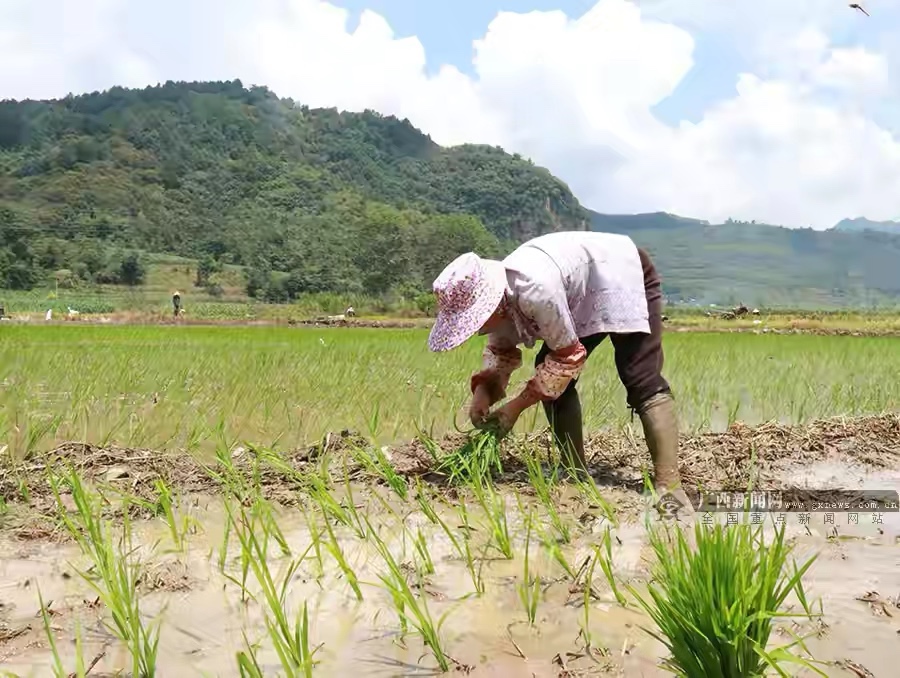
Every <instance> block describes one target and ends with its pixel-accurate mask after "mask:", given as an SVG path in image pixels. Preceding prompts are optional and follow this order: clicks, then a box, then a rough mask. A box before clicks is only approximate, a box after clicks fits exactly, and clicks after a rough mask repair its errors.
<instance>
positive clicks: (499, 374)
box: [470, 333, 522, 404]
mask: <svg viewBox="0 0 900 678" xmlns="http://www.w3.org/2000/svg"><path fill="white" fill-rule="evenodd" d="M521 366H522V351H521V350H519V348H518V347H517V346H516V343H515V341H513V340H511V339H509V338H508V337H506V336H505V335H503V334H500V333H494V334H491V335H489V336H488V341H487V344H486V345H485V347H484V351H483V352H482V354H481V371H480V372H476V373H475V374H473V375H472V378H471V383H470V388H471V390H472V392H473V393H474V392H475V389H476V388H477V387H478V386H480V385H482V384H484V385H486V386H487V387H488V390H489V392H490V396H491V400H492V401H493V402H492V403H491V404H493V403H495V402H497V401H498V400H501V399H503V398H505V397H506V387H507V386H509V379H510V376H511V375H512V373H513V372H515V371H516V370H517V369H519V367H521Z"/></svg>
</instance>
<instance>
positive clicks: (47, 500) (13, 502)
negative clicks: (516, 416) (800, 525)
mask: <svg viewBox="0 0 900 678" xmlns="http://www.w3.org/2000/svg"><path fill="white" fill-rule="evenodd" d="M465 441H466V434H462V433H453V434H449V435H447V436H445V437H444V438H443V439H441V440H440V441H430V440H426V439H415V440H412V441H410V442H408V443H405V444H403V445H399V446H395V447H391V448H382V452H383V453H384V457H385V458H387V460H388V461H389V463H390V464H391V465H392V466H393V467H394V469H395V471H396V472H397V473H398V474H400V475H402V476H405V477H408V478H411V477H420V478H422V479H423V480H425V481H426V482H429V483H432V484H434V485H435V486H441V485H443V484H444V483H443V482H442V480H443V476H442V475H441V474H439V473H437V472H436V469H437V467H438V465H439V463H440V459H441V458H442V457H443V456H444V455H445V454H447V453H448V452H450V451H453V450H456V449H458V448H459V447H461V446H462V445H464V444H465ZM523 447H525V448H528V449H531V450H538V451H539V453H544V452H546V454H547V455H548V457H549V456H550V455H551V453H552V448H551V445H550V439H549V436H548V435H547V434H546V433H543V434H539V435H535V436H529V437H527V438H525V439H524V440H518V441H515V443H513V442H512V441H510V440H505V441H503V443H502V446H501V453H502V458H503V474H502V476H501V477H499V478H497V479H496V480H497V482H498V483H500V484H504V483H505V484H508V485H523V484H525V483H527V482H528V478H527V473H525V471H524V469H523V464H522V463H521V461H520V460H519V459H517V454H516V449H521V448H523ZM585 447H586V452H587V456H588V463H589V466H590V467H591V470H592V472H593V473H592V474H593V475H594V477H595V479H596V480H597V481H598V483H599V484H600V485H601V486H602V487H606V488H608V489H614V488H618V489H619V490H626V491H628V492H632V493H633V492H638V493H640V492H642V490H643V481H642V470H643V469H644V468H649V465H650V459H649V454H648V453H647V449H646V445H645V443H644V441H643V440H642V439H635V438H632V437H628V436H625V435H622V434H618V433H615V432H599V433H595V434H594V435H592V436H590V437H589V439H588V440H587V441H586V445H585ZM680 447H681V464H680V465H681V472H682V476H683V479H684V482H685V484H686V485H687V486H693V487H696V486H698V484H702V485H704V486H706V487H715V488H716V489H722V490H741V489H746V487H747V485H748V483H749V482H750V481H751V480H752V481H753V482H754V483H755V484H756V486H757V487H760V488H762V486H763V485H768V486H769V487H773V488H774V487H779V486H780V485H781V483H780V481H779V480H778V479H779V477H780V476H781V474H782V473H783V471H785V470H786V469H788V468H790V467H796V466H798V465H804V464H811V463H813V462H822V461H828V460H831V459H836V460H839V461H842V462H855V463H857V464H860V465H863V466H866V467H869V468H875V469H884V468H887V467H894V466H896V465H897V463H898V461H900V415H897V414H893V413H890V414H882V415H874V416H866V417H855V418H831V419H823V420H817V421H814V422H812V423H810V424H808V425H795V426H786V425H782V424H777V423H767V424H763V425H761V426H757V427H748V426H745V425H743V424H740V423H737V424H734V425H732V426H731V427H730V428H729V429H728V430H727V431H725V432H723V433H706V434H702V435H695V436H682V437H681V440H680ZM373 453H374V450H373V448H372V447H371V444H370V443H369V442H368V441H367V440H366V439H365V438H364V437H362V436H360V435H359V434H357V433H355V432H353V431H349V430H344V431H341V432H339V433H330V434H328V435H326V436H325V437H324V438H323V439H322V440H321V441H320V442H319V443H318V444H316V445H312V446H307V447H304V448H297V449H294V450H290V451H287V452H283V453H280V454H279V455H278V456H277V457H275V458H274V461H273V459H272V458H267V454H263V453H261V452H259V451H258V450H255V449H252V448H251V449H245V448H237V449H235V450H233V451H232V454H231V455H230V464H231V465H232V466H233V469H234V470H235V471H237V477H238V478H240V479H242V482H244V481H246V482H248V483H249V482H252V483H254V484H255V483H259V485H260V487H261V489H262V491H263V494H264V496H266V497H267V498H268V499H271V500H273V501H276V502H278V503H281V504H282V505H296V504H297V503H298V502H300V501H301V498H302V490H303V484H304V483H303V478H304V474H306V473H307V472H308V471H309V469H310V468H311V466H312V465H313V464H318V462H319V461H320V460H321V459H322V458H323V457H324V456H325V455H329V457H330V458H331V463H330V464H329V465H328V467H329V469H330V472H331V473H332V474H339V475H341V480H342V479H343V477H344V476H343V474H344V473H346V474H347V476H348V477H349V478H350V479H351V480H359V479H364V480H366V481H369V482H381V481H382V479H380V478H378V477H377V476H374V475H373V474H372V473H371V472H369V471H367V470H366V468H365V467H364V465H363V464H361V463H360V462H359V456H360V455H365V454H370V455H372V454H373ZM217 464H218V461H216V462H214V463H204V462H203V461H202V460H199V459H195V458H194V457H192V456H191V455H188V454H184V453H176V452H160V451H155V450H143V449H134V448H121V447H116V446H106V447H101V446H98V445H92V444H89V443H74V442H70V443H64V444H63V445H60V446H59V447H58V448H56V449H55V450H53V451H52V452H49V453H47V454H45V455H41V456H40V457H37V458H34V459H30V460H28V461H26V462H24V463H19V464H16V465H6V466H0V493H2V496H3V497H5V499H6V501H7V504H8V505H10V507H11V508H13V507H16V508H19V509H25V510H23V511H19V512H18V513H20V514H21V520H20V521H18V523H17V524H14V525H10V524H9V522H7V524H6V525H5V527H7V528H9V527H13V529H14V531H15V532H16V533H18V534H19V536H20V538H41V537H44V538H45V537H48V536H51V535H50V534H48V532H50V531H52V530H53V527H52V523H47V522H46V521H42V520H38V517H39V516H41V515H43V516H52V515H53V514H54V513H55V510H56V505H55V504H56V500H55V497H54V496H53V493H52V488H51V486H50V483H49V481H48V479H47V474H46V472H47V470H49V469H61V468H65V467H66V466H70V467H72V468H73V469H74V470H75V471H76V472H78V474H79V475H80V476H81V477H82V478H83V479H84V480H85V482H87V483H90V484H95V485H99V486H102V487H104V488H106V489H109V490H112V491H113V493H115V491H116V490H118V491H120V493H121V494H123V495H127V496H129V497H132V498H138V499H140V500H142V502H143V503H140V502H135V503H133V507H132V510H133V511H134V512H136V514H138V515H146V514H148V513H152V511H153V510H154V507H155V506H157V504H158V500H159V486H158V483H157V481H159V480H161V481H162V482H163V483H165V485H166V486H168V487H169V488H170V489H171V491H172V492H174V493H177V494H182V495H184V494H216V493H222V492H224V491H226V488H225V487H224V486H223V485H222V483H221V481H220V479H218V478H217V477H216V474H217V473H219V472H220V471H221V469H220V468H218V467H217ZM62 499H63V501H64V503H65V502H70V501H71V498H70V497H66V496H63V497H62ZM35 514H37V516H36V515H35ZM13 522H14V523H15V522H16V521H13Z"/></svg>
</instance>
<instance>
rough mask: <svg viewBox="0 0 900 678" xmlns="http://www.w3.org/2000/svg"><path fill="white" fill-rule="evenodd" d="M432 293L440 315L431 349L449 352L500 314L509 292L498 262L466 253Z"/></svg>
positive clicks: (451, 265)
mask: <svg viewBox="0 0 900 678" xmlns="http://www.w3.org/2000/svg"><path fill="white" fill-rule="evenodd" d="M432 289H433V290H434V293H435V295H436V296H437V307H438V315H437V320H436V321H435V323H434V326H433V327H432V328H431V334H430V335H429V337H428V348H430V349H431V350H432V351H449V350H450V349H453V348H456V347H457V346H459V345H460V344H462V343H463V342H464V341H465V340H466V339H468V338H469V337H471V336H472V335H474V334H475V333H476V332H478V330H480V329H481V326H482V325H484V323H485V322H486V321H487V319H488V318H490V317H491V315H492V314H493V313H494V311H496V310H497V306H498V305H499V304H500V300H501V299H503V294H504V292H505V291H506V268H505V267H504V266H503V264H502V263H501V262H499V261H494V260H492V259H482V258H481V257H479V256H478V255H477V254H475V253H474V252H467V253H466V254H462V255H460V256H458V257H457V258H456V259H454V260H453V261H451V262H450V263H449V264H448V265H447V267H446V268H445V269H444V270H443V271H442V272H441V274H440V275H439V276H438V277H437V278H436V279H435V281H434V284H433V286H432Z"/></svg>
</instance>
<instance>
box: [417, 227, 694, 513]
mask: <svg viewBox="0 0 900 678" xmlns="http://www.w3.org/2000/svg"><path fill="white" fill-rule="evenodd" d="M433 289H434V292H435V294H436V296H437V306H438V316H437V320H436V322H435V324H434V327H432V329H431V335H430V336H429V339H428V344H429V348H430V349H431V350H432V351H447V350H450V349H452V348H455V347H457V346H459V345H460V344H462V343H463V342H465V341H466V340H467V339H469V338H470V337H472V336H473V335H475V334H476V333H477V334H482V335H484V334H486V335H488V341H487V344H486V346H485V349H484V352H483V360H482V369H481V371H479V372H477V373H476V374H474V375H472V377H471V382H470V388H471V391H472V394H473V395H472V401H471V406H470V410H469V415H470V417H471V419H472V423H473V424H474V425H475V426H478V427H483V426H486V425H490V426H494V427H495V428H496V429H497V430H499V432H500V434H501V435H505V434H506V433H508V432H509V431H510V430H511V429H512V427H513V426H514V425H515V423H516V420H517V419H518V418H519V416H520V415H521V414H522V412H524V411H525V410H526V409H528V408H529V407H531V406H532V405H535V404H537V403H538V402H541V403H542V404H543V407H544V412H545V414H546V416H547V419H548V420H549V422H550V426H551V428H552V430H553V433H554V437H555V438H556V441H557V444H558V445H560V447H561V448H562V451H563V456H564V459H565V460H566V461H567V462H568V465H569V467H570V468H573V469H574V470H575V471H579V470H581V471H585V472H586V471H587V465H586V462H585V455H584V439H583V433H582V422H581V403H580V401H579V398H578V391H577V390H576V384H577V382H578V376H579V375H580V374H581V371H582V369H583V368H584V364H585V361H586V360H587V358H588V356H589V355H590V354H591V352H592V351H593V350H594V349H595V348H596V347H597V346H598V345H599V344H600V343H601V342H602V341H603V339H604V338H605V337H606V336H607V335H608V336H609V337H610V341H611V342H612V345H613V348H614V349H615V362H616V369H617V371H618V373H619V379H620V380H621V382H622V384H623V385H624V386H625V389H626V392H627V402H628V405H629V407H631V409H632V411H633V412H637V413H638V414H639V415H640V419H641V424H642V426H643V429H644V436H645V438H646V440H647V446H648V447H649V449H650V455H651V458H652V461H653V467H654V475H655V479H654V486H655V488H656V490H657V492H659V493H660V494H663V493H664V492H665V491H666V490H669V491H671V492H673V494H675V495H676V496H677V497H678V498H679V500H680V501H681V502H682V503H683V504H685V505H686V506H688V505H689V503H688V501H687V498H686V496H685V495H684V493H683V490H680V486H681V479H680V475H679V472H678V425H677V420H676V417H675V408H674V401H673V398H672V395H671V391H670V388H669V384H668V383H667V382H666V380H665V379H664V378H663V376H662V373H661V370H662V366H663V350H662V316H661V307H662V292H661V289H660V279H659V276H658V275H657V273H656V269H655V268H654V266H653V263H652V262H651V261H650V257H649V256H648V255H647V253H646V252H644V251H643V250H641V249H639V248H637V247H636V246H635V244H634V243H633V242H632V240H631V239H630V238H628V237H626V236H623V235H615V234H608V233H591V232H581V231H578V232H569V233H551V234H548V235H543V236H540V237H538V238H535V239H533V240H530V241H528V242H526V243H524V244H523V245H521V246H520V247H519V248H518V249H516V250H515V251H514V252H513V253H512V254H510V255H509V256H508V257H506V259H504V260H503V261H502V262H501V261H493V260H490V259H482V258H480V257H478V256H477V255H476V254H474V253H472V252H469V253H466V254H463V255H461V256H459V257H458V258H456V259H455V260H453V261H452V262H451V263H450V264H449V265H448V266H447V267H446V268H445V269H444V270H443V272H441V274H440V275H439V276H438V277H437V279H436V280H435V281H434V286H433ZM537 339H541V340H543V342H542V345H541V348H540V351H539V352H538V354H537V357H536V359H535V373H534V375H533V376H532V377H531V379H530V380H529V381H528V383H527V384H526V385H525V387H524V389H523V390H522V392H521V393H519V394H518V395H517V396H516V397H515V398H512V399H511V400H509V401H508V402H507V403H506V404H504V405H503V406H501V407H499V408H497V409H496V410H495V411H494V412H493V413H491V412H490V408H491V406H492V405H493V404H494V403H496V402H498V401H499V400H501V399H502V398H504V397H505V396H506V388H507V386H508V384H509V378H510V374H511V373H512V372H513V371H514V370H515V369H517V368H518V367H519V366H521V364H522V352H521V351H520V350H519V348H518V345H519V344H524V345H525V346H526V347H528V348H531V347H532V346H534V344H535V341H536V340H537ZM676 490H677V491H676Z"/></svg>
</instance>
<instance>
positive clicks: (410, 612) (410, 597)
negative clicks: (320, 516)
mask: <svg viewBox="0 0 900 678" xmlns="http://www.w3.org/2000/svg"><path fill="white" fill-rule="evenodd" d="M367 521H368V519H367ZM369 539H370V540H371V541H372V543H373V544H374V545H375V549H376V550H377V551H378V553H379V554H380V555H381V557H382V559H383V560H384V562H385V565H386V566H387V572H386V573H381V574H379V575H378V577H379V579H380V580H381V582H382V584H383V585H384V587H385V589H386V590H387V591H388V593H390V595H391V600H392V601H393V602H394V606H395V608H396V610H397V615H398V617H400V619H401V628H403V629H404V632H405V629H406V628H408V625H412V627H413V628H414V629H415V630H416V632H417V633H418V634H419V636H420V637H421V638H422V642H423V643H424V644H425V646H426V647H428V648H429V649H430V650H431V654H432V655H433V656H434V659H435V661H436V662H437V664H438V667H440V669H441V671H443V672H447V671H449V670H450V661H451V659H450V657H448V656H447V653H446V651H445V649H444V645H443V641H442V640H441V637H440V629H441V627H442V626H443V624H444V621H445V620H446V618H447V615H449V614H450V611H449V610H448V611H447V612H445V613H444V614H443V615H442V616H441V617H440V618H438V620H437V621H436V622H435V620H434V618H433V617H432V616H431V612H430V610H429V609H428V605H427V604H426V603H425V599H424V598H421V599H420V598H419V597H418V596H416V595H415V594H414V593H413V591H412V589H411V588H410V586H409V582H407V580H406V575H405V574H404V573H403V570H402V569H401V567H400V565H399V564H398V563H397V561H396V559H395V558H394V556H393V555H392V554H391V551H390V549H389V548H388V546H387V544H385V543H384V540H382V539H381V537H379V536H378V534H377V532H376V531H375V530H374V529H373V528H372V526H371V524H370V525H369Z"/></svg>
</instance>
